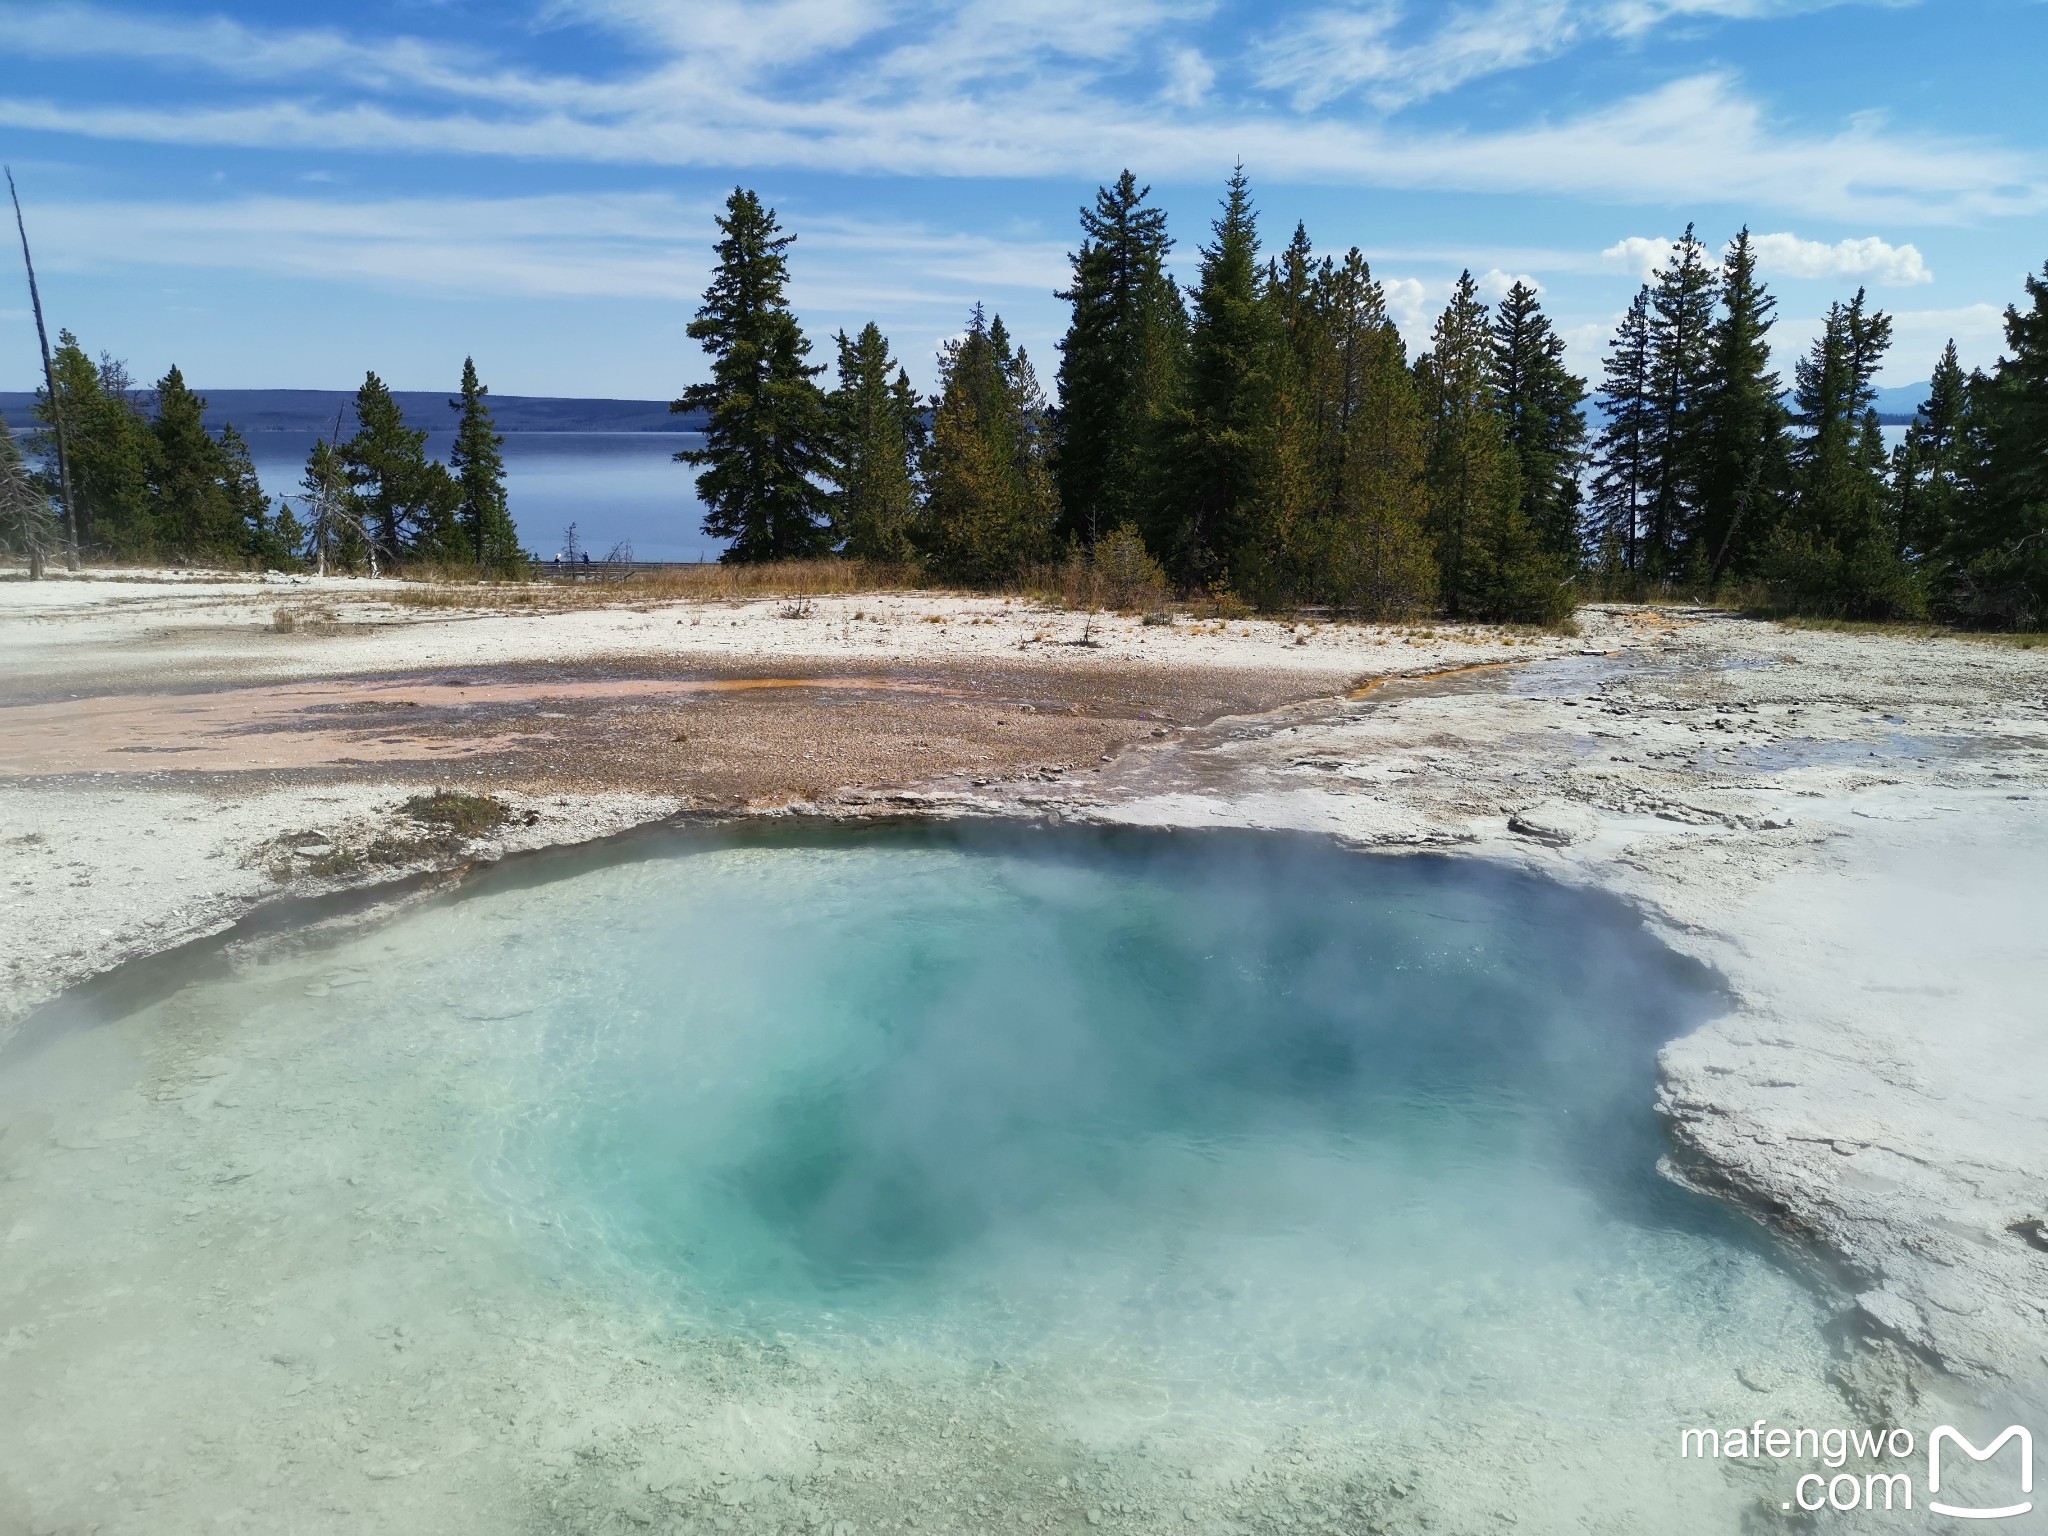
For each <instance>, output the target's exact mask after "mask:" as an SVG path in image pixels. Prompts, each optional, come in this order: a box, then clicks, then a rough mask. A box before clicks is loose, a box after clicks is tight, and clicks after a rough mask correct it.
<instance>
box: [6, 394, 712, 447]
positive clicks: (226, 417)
mask: <svg viewBox="0 0 2048 1536" xmlns="http://www.w3.org/2000/svg"><path fill="white" fill-rule="evenodd" d="M150 393H151V392H150V391H146V390H144V391H138V392H137V397H136V398H137V399H138V401H139V402H140V403H142V404H143V405H145V406H146V405H147V404H148V403H149V398H150ZM199 393H200V394H202V395H204V396H205V397H206V425H207V426H208V427H209V428H211V429H212V430H214V431H216V432H217V431H219V430H220V428H221V427H222V426H223V425H224V424H226V423H228V422H233V423H234V424H235V426H236V427H237V428H238V429H239V430H241V431H243V432H316V433H327V432H332V431H333V430H334V418H335V415H336V413H339V414H340V415H341V418H342V421H341V433H342V436H344V437H346V436H348V435H349V434H350V433H351V432H353V431H354V430H355V412H354V410H353V409H352V407H353V406H354V403H355V398H356V397H355V391H354V390H351V389H202V390H200V391H199ZM391 393H392V398H393V399H395V400H396V401H397V402H398V407H399V409H400V410H402V411H404V412H405V419H406V420H407V422H409V423H410V424H411V425H413V426H414V427H428V428H431V429H433V430H435V431H452V430H453V429H454V426H455V412H454V410H453V409H452V408H450V406H449V404H448V402H449V401H450V400H451V399H453V398H454V397H453V395H452V394H443V393H441V392H439V391H432V390H419V389H398V390H393V391H392V392H391ZM35 403H36V397H35V396H34V395H33V394H29V393H25V392H23V391H21V390H0V416H5V417H6V418H7V423H8V425H9V426H11V427H13V428H14V429H15V430H16V431H17V432H19V431H23V430H25V429H26V428H27V427H28V426H29V425H30V424H31V421H32V417H31V412H32V411H33V410H34V409H35ZM490 405H491V415H492V417H493V419H495V420H496V422H497V424H498V430H499V431H500V432H701V431H703V430H704V417H703V414H702V413H701V412H692V413H690V414H687V415H676V414H675V413H673V412H671V411H670V410H669V408H668V402H667V401H666V400H576V399H568V398H562V397H557V396H552V395H492V396H491V397H490Z"/></svg>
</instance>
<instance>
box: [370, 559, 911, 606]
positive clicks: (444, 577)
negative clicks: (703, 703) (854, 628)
mask: <svg viewBox="0 0 2048 1536" xmlns="http://www.w3.org/2000/svg"><path fill="white" fill-rule="evenodd" d="M591 570H592V571H593V572H594V573H595V574H592V575H587V576H585V575H579V576H577V577H575V578H573V579H567V580H562V579H556V578H554V577H552V576H541V577H536V578H534V579H533V580H530V581H490V580H482V579H479V578H477V577H476V576H474V575H473V574H470V575H467V576H465V575H462V574H459V573H455V572H446V573H442V572H435V573H421V572H415V571H408V572H407V573H406V574H407V578H408V580H407V583H406V585H404V586H403V587H401V588H399V589H398V590H397V591H395V592H393V593H392V594H391V597H390V600H391V601H392V602H394V603H400V604H403V605H405V606H407V607H412V608H511V609H520V610H532V611H539V612H558V611H566V610H571V609H579V608H609V607H613V606H615V605H618V604H631V603H671V602H737V601H745V600H748V599H757V598H778V597H780V598H804V597H824V596H827V595H831V594H835V593H843V594H852V593H861V592H903V591H911V590H916V589H919V588H921V587H923V586H924V585H925V584H924V583H922V582H921V581H920V580H919V579H918V575H917V572H916V571H914V570H911V569H909V568H906V567H900V566H885V565H876V564H873V563H871V562H868V561H863V560H837V559H824V560H785V561H780V562H777V563H774V564H768V565H682V566H671V567H668V568H666V569H663V570H658V571H627V572H621V573H619V574H618V575H617V576H616V577H609V576H607V575H606V574H605V572H604V568H603V567H602V566H593V567H591Z"/></svg>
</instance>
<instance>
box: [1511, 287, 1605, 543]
mask: <svg viewBox="0 0 2048 1536" xmlns="http://www.w3.org/2000/svg"><path fill="white" fill-rule="evenodd" d="M1493 389H1494V394H1495V397H1496V398H1497V399H1498V401H1499V408H1500V411H1501V414H1502V415H1503V416H1504V417H1505V418H1506V421H1507V437H1508V446H1509V447H1510V448H1512V449H1513V450H1514V452H1515V463H1516V466H1517V467H1518V469H1519V470H1520V471H1521V478H1522V515H1523V517H1524V518H1526V519H1527V520H1528V523H1529V526H1530V528H1531V529H1533V530H1534V531H1535V534H1536V538H1537V542H1538V543H1539V544H1541V545H1542V546H1543V548H1544V549H1546V550H1548V551H1549V552H1550V553H1551V554H1553V555H1556V556H1557V557H1558V558H1559V559H1560V560H1562V561H1564V562H1565V563H1566V564H1567V565H1570V566H1573V567H1576V566H1578V564H1579V563H1580V562H1581V561H1582V560H1583V559H1584V558H1585V552H1584V548H1583V546H1584V532H1583V530H1582V529H1581V528H1580V526H1579V524H1580V512H1579V500H1580V492H1579V468H1580V465H1581V464H1582V463H1583V462H1584V459H1585V452H1586V413H1585V412H1584V411H1583V410H1582V409H1580V407H1581V405H1582V404H1583V403H1584V401H1585V398H1586V381H1585V380H1584V379H1581V378H1579V377H1578V376H1577V375H1576V374H1574V373H1573V372H1572V371H1571V369H1570V368H1568V367H1566V366H1565V354H1564V338H1563V337H1562V336H1560V335H1558V334H1557V332H1556V331H1555V330H1554V329H1552V327H1551V324H1550V317H1549V316H1548V315H1546V314H1544V313H1543V306H1542V304H1541V302H1540V301H1539V300H1538V298H1537V294H1536V290H1535V289H1534V288H1531V287H1530V286H1529V285H1528V284H1527V283H1522V282H1517V283H1516V284H1515V285H1514V286H1513V287H1512V288H1510V289H1509V290H1508V291H1507V294H1506V296H1505V297H1503V298H1502V299H1501V301H1500V307H1499V309H1498V310H1496V311H1495V313H1494V317H1493Z"/></svg>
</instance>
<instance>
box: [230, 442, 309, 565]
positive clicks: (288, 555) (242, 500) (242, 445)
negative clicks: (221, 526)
mask: <svg viewBox="0 0 2048 1536" xmlns="http://www.w3.org/2000/svg"><path fill="white" fill-rule="evenodd" d="M220 466H221V492H222V494H223V496H224V497H225V498H226V501H227V508H228V514H229V518H230V520H231V522H232V526H233V527H234V529H235V531H236V536H237V539H238V541H239V543H238V548H237V549H236V551H235V552H236V553H237V554H239V555H240V556H241V557H242V558H243V559H244V560H246V561H248V562H249V563H250V564H252V565H254V566H255V567H256V568H257V569H259V570H278V571H282V570H289V569H290V568H291V567H292V565H293V564H295V560H294V555H295V553H296V551H295V550H294V548H293V546H292V542H291V540H292V538H293V534H294V531H295V526H296V525H295V524H292V523H290V522H285V521H281V520H280V519H279V518H278V517H276V516H273V515H272V512H271V506H270V497H269V496H268V495H267V494H265V492H264V490H263V482H262V481H261V480H259V479H258V478H257V476H256V461H255V459H254V458H253V457H252V456H251V455H250V453H249V442H248V439H247V438H245V437H243V436H242V434H241V433H240V432H238V431H236V430H235V428H234V426H233V424H232V423H230V424H227V425H224V426H222V428H221V429H220ZM283 515H284V517H286V518H288V517H289V516H290V514H289V512H286V513H284V514H283Z"/></svg>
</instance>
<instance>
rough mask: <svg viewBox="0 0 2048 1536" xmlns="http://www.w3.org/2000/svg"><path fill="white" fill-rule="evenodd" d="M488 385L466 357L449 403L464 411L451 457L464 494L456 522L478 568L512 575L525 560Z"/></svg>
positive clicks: (474, 360)
mask: <svg viewBox="0 0 2048 1536" xmlns="http://www.w3.org/2000/svg"><path fill="white" fill-rule="evenodd" d="M489 394H490V390H489V389H488V388H486V387H485V385H484V383H483V381H482V380H480V379H479V378H478V377H477V372H476V359H475V358H470V357H465V358H464V359H463V360H462V393H461V397H460V398H459V399H455V400H450V401H449V402H448V404H449V407H450V408H451V409H453V410H456V411H459V412H461V416H460V419H459V421H458V423H457V425H456V428H455V445H454V447H453V448H452V449H451V450H450V452H449V455H448V462H449V465H450V468H451V469H452V471H453V473H454V476H455V483H456V486H457V488H458V491H459V494H460V497H461V500H460V501H459V503H458V504H457V506H456V510H455V526H456V528H457V530H458V531H459V533H460V535H461V539H462V543H463V545H464V548H465V550H466V551H467V553H468V556H469V558H470V559H472V560H474V561H475V562H476V566H477V569H478V570H481V571H491V572H495V573H497V574H499V575H510V574H512V573H513V572H515V571H517V570H519V569H520V567H522V566H523V565H524V564H525V556H524V554H523V553H522V552H521V550H520V548H519V531H518V529H517V528H515V527H514V526H513V525H512V512H511V508H510V506H509V504H508V502H507V500H506V497H505V456H504V454H503V452H502V451H501V450H502V449H503V448H504V446H505V439H504V438H502V437H500V436H499V435H498V432H497V427H496V424H495V423H494V422H493V421H492V420H491V407H490V404H489V402H488V401H487V400H486V398H485V397H486V396H487V395H489Z"/></svg>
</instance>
